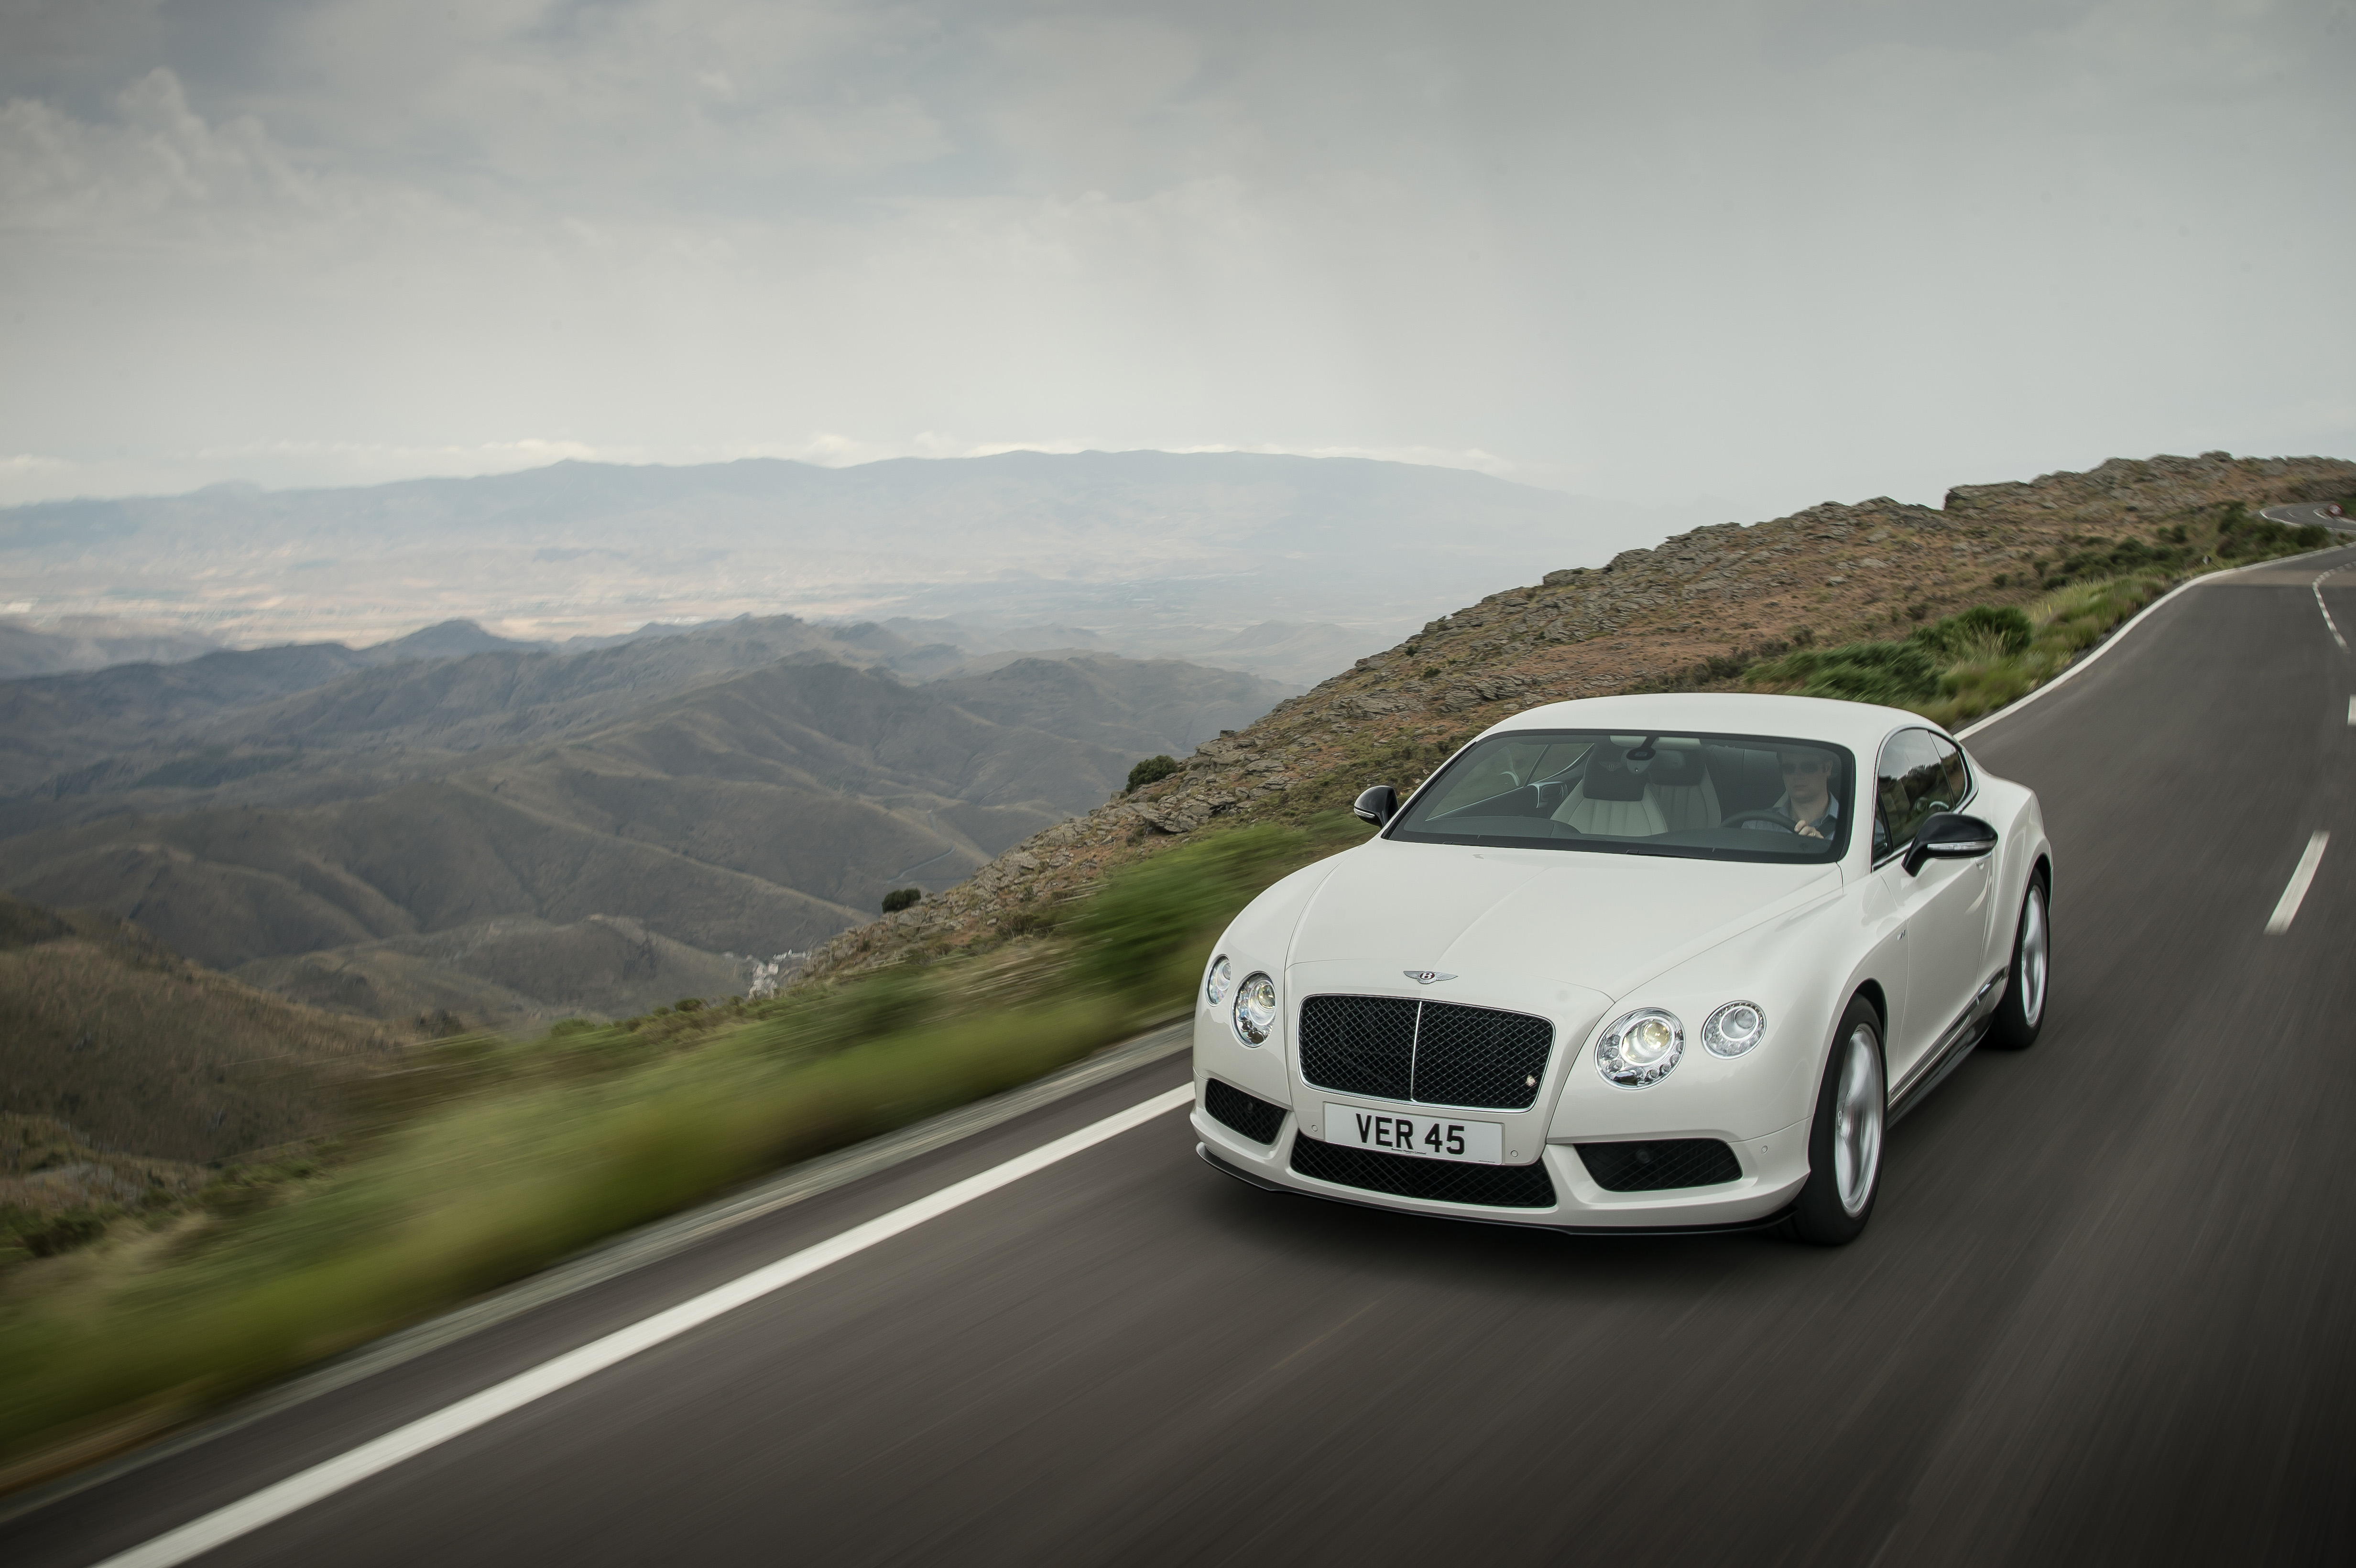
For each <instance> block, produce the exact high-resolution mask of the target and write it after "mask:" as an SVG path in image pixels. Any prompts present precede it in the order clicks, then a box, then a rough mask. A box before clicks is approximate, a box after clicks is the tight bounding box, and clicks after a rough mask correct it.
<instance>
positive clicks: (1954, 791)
mask: <svg viewBox="0 0 2356 1568" xmlns="http://www.w3.org/2000/svg"><path fill="white" fill-rule="evenodd" d="M1873 772H1874V781H1873V801H1874V811H1873V855H1874V859H1880V858H1881V857H1882V856H1884V855H1886V854H1889V853H1890V851H1891V850H1894V849H1897V848H1901V846H1903V845H1905V844H1907V843H1908V842H1910V841H1911V840H1912V838H1913V837H1914V830H1915V829H1916V828H1918V827H1922V822H1923V819H1924V818H1925V817H1928V816H1933V815H1934V814H1936V813H1938V812H1942V811H1953V810H1954V808H1955V806H1956V805H1958V804H1959V803H1960V802H1961V801H1962V800H1963V797H1964V788H1965V785H1967V784H1969V783H1970V779H1969V777H1968V775H1967V774H1966V773H1965V768H1964V759H1963V754H1962V753H1961V752H1958V751H1957V750H1956V749H1955V747H1954V744H1953V743H1952V742H1950V741H1946V740H1945V739H1944V738H1943V737H1941V736H1937V735H1933V734H1932V733H1931V732H1930V731H1928V730H1901V731H1898V733H1897V734H1895V735H1892V736H1891V737H1890V739H1889V740H1888V741H1884V742H1883V743H1882V747H1881V760H1880V761H1879V762H1878V763H1875V764H1874V770H1873Z"/></svg>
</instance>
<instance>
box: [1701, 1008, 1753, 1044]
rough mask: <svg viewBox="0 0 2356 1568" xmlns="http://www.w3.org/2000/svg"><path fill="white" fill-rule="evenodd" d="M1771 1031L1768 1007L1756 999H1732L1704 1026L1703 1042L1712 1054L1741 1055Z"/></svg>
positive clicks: (1705, 1021) (1709, 1018)
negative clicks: (1751, 1000) (1738, 1000)
mask: <svg viewBox="0 0 2356 1568" xmlns="http://www.w3.org/2000/svg"><path fill="white" fill-rule="evenodd" d="M1766 1032H1767V1009H1766V1008H1762V1007H1761V1006H1760V1005H1759V1004H1758V1003H1756V1002H1729V1003H1727V1004H1726V1006H1724V1007H1722V1008H1719V1009H1718V1011H1716V1012H1714V1013H1712V1014H1710V1015H1709V1017H1708V1019H1706V1020H1704V1022H1703V1024H1702V1026H1701V1042H1702V1044H1704V1045H1705V1046H1708V1048H1709V1053H1710V1054H1711V1055H1712V1056H1740V1055H1741V1054H1742V1053H1743V1052H1744V1051H1749V1050H1750V1049H1751V1047H1752V1046H1754V1045H1757V1044H1758V1043H1759V1040H1760V1037H1761V1036H1762V1035H1764V1034H1765V1033H1766Z"/></svg>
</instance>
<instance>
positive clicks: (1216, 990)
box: [1203, 956, 1236, 1007]
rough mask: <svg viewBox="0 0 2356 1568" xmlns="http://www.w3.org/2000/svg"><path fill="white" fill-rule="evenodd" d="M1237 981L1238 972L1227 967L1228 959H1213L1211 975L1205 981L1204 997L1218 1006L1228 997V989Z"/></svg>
mask: <svg viewBox="0 0 2356 1568" xmlns="http://www.w3.org/2000/svg"><path fill="white" fill-rule="evenodd" d="M1235 983H1236V972H1235V971H1234V970H1232V969H1230V968H1228V967H1227V961H1226V958H1225V957H1224V956H1222V957H1218V958H1214V959H1212V960H1211V973H1210V976H1209V977H1208V978H1207V979H1205V981H1204V982H1203V999H1204V1000H1205V1001H1206V1002H1208V1003H1210V1004H1211V1005H1212V1006H1213V1007H1217V1006H1218V1005H1219V1004H1220V1003H1221V1002H1224V1001H1226V999H1227V989H1228V987H1231V986H1233V985H1234V984H1235Z"/></svg>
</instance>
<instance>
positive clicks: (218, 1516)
mask: <svg viewBox="0 0 2356 1568" xmlns="http://www.w3.org/2000/svg"><path fill="white" fill-rule="evenodd" d="M1193 1103H1194V1085H1193V1084H1192V1083H1187V1084H1184V1085H1183V1086H1182V1087H1179V1088H1176V1089H1173V1090H1171V1091H1169V1092H1168V1093H1162V1094H1156V1095H1155V1096H1153V1098H1151V1100H1144V1101H1141V1102H1140V1103H1138V1104H1134V1105H1131V1106H1130V1108H1129V1109H1128V1110H1126V1111H1119V1112H1116V1113H1114V1114H1113V1115H1109V1116H1107V1117H1106V1118H1104V1120H1102V1121H1100V1122H1095V1123H1092V1124H1090V1125H1087V1126H1085V1127H1082V1128H1081V1129H1080V1130H1079V1131H1078V1132H1076V1133H1071V1134H1068V1135H1066V1136H1063V1137H1060V1138H1057V1139H1055V1141H1054V1142H1053V1143H1048V1144H1042V1145H1041V1146H1040V1147H1037V1148H1034V1149H1033V1150H1032V1151H1031V1152H1030V1153H1028V1154H1023V1155H1017V1156H1015V1157H1013V1158H1012V1159H1010V1160H1008V1161H1006V1162H1005V1163H1004V1164H1002V1165H996V1166H992V1167H991V1168H990V1169H988V1170H985V1171H983V1172H981V1174H980V1175H979V1176H969V1177H967V1178H966V1179H964V1180H963V1181H958V1182H953V1183H951V1184H950V1185H949V1186H948V1187H944V1188H942V1189H940V1190H939V1191H938V1192H935V1193H931V1194H929V1195H928V1196H926V1197H923V1198H919V1199H917V1200H916V1201H915V1202H913V1203H908V1204H904V1205H903V1206H901V1207H900V1208H897V1209H894V1210H893V1211H891V1212H890V1213H888V1214H883V1215H879V1216H878V1217H876V1218H875V1219H873V1220H870V1221H867V1222H866V1223H865V1224H863V1225H854V1226H852V1227H851V1229H850V1230H848V1231H845V1232H842V1233H841V1235H839V1236H831V1237H829V1238H828V1239H827V1240H825V1241H823V1242H819V1243H816V1244H815V1245H813V1246H808V1247H804V1248H803V1249H802V1250H801V1251H800V1252H798V1253H793V1254H792V1255H791V1256H789V1257H783V1258H779V1259H778V1260H777V1261H776V1262H775V1263H773V1264H764V1265H763V1266H761V1267H760V1268H756V1269H755V1270H754V1271H753V1272H752V1273H750V1274H747V1275H741V1276H739V1277H738V1278H736V1279H733V1280H730V1281H729V1282H728V1283H727V1284H726V1285H720V1286H718V1287H716V1288H714V1289H712V1290H707V1291H705V1292H704V1293H703V1294H702V1295H701V1296H696V1297H694V1298H693V1299H691V1300H689V1301H683V1302H681V1303H680V1304H679V1305H678V1306H677V1307H671V1308H670V1309H669V1310H668V1311H664V1312H658V1313H656V1314H655V1315H654V1316H653V1317H648V1318H644V1319H641V1320H640V1321H638V1322H637V1323H633V1324H631V1325H630V1326H629V1327H628V1328H620V1329H616V1331H615V1332H613V1333H611V1334H608V1335H606V1336H605V1338H604V1339H593V1340H592V1341H590V1342H589V1343H588V1344H586V1345H584V1346H582V1347H581V1348H580V1349H577V1350H572V1351H568V1352H567V1353H565V1354H564V1355H562V1356H559V1357H557V1358H556V1359H555V1360H550V1361H543V1362H541V1364H540V1365H539V1366H537V1367H534V1368H532V1369H531V1370H530V1371H527V1372H519V1373H518V1374H517V1375H516V1376H514V1377H511V1378H509V1379H508V1380H507V1381H505V1382H501V1383H494V1384H493V1385H492V1386H491V1387H489V1388H487V1389H485V1390H483V1391H482V1392H480V1393H477V1394H473V1395H470V1396H468V1397H467V1398H466V1399H462V1400H460V1401H459V1402H458V1403H455V1404H453V1405H449V1406H446V1407H444V1409H441V1410H438V1411H435V1412H434V1413H433V1414H431V1415H427V1416H421V1417H420V1418H419V1419H417V1420H415V1421H412V1422H411V1423H410V1424H408V1425H406V1426H402V1427H398V1428H395V1429H394V1430H393V1431H391V1432H388V1433H386V1434H385V1435H383V1436H381V1437H379V1438H377V1439H375V1440H374V1441H372V1442H369V1443H363V1444H361V1445H359V1447H357V1448H354V1449H352V1450H350V1451H349V1452H348V1453H345V1454H339V1455H337V1456H336V1457H334V1458H332V1459H329V1460H327V1461H326V1462H325V1463H324V1464H318V1465H314V1466H312V1467H310V1468H309V1469H307V1470H304V1471H301V1472H299V1473H298V1474H295V1475H293V1476H289V1477H286V1479H284V1480H283V1481H280V1482H279V1483H277V1484H276V1485H275V1486H271V1487H264V1488H262V1490H260V1491H258V1492H256V1493H254V1494H253V1495H252V1497H250V1498H246V1499H242V1500H241V1501H238V1502H234V1503H231V1504H230V1505H229V1506H228V1507H227V1508H222V1509H215V1510H214V1511H213V1512H211V1513H209V1514H207V1515H205V1516H204V1517H203V1518H202V1519H198V1520H191V1521H189V1522H188V1523H187V1524H184V1525H182V1526H180V1528H179V1529H177V1530H175V1531H167V1532H166V1533H165V1534H163V1535H159V1536H157V1537H156V1538H155V1540H153V1541H148V1542H146V1543H145V1545H142V1546H134V1547H133V1548H132V1549H131V1550H130V1551H128V1552H119V1553H117V1554H116V1555H114V1556H112V1557H110V1558H108V1559H106V1561H105V1562H103V1563H100V1564H98V1565H97V1568H172V1565H173V1564H175V1563H186V1562H187V1561H188V1559H190V1558H191V1557H195V1556H197V1555H198V1554H199V1553H202V1552H209V1551H211V1550H212V1549H213V1548H214V1547H216V1546H220V1545H222V1544H224V1543H226V1542H228V1541H234V1540H236V1539H237V1538H238V1537H240V1536H241V1535H249V1534H251V1533H252V1532H253V1531H257V1530H260V1529H261V1528H262V1526H263V1525H266V1524H270V1523H273V1522H274V1521H276V1520H282V1519H284V1518H285V1517H286V1516H287V1515H288V1514H291V1513H295V1512H297V1511H298V1510H300V1509H305V1508H308V1507H309V1506H310V1505H311V1504H313V1503H315V1502H317V1501H319V1500H320V1499H323V1498H327V1497H332V1496H334V1495H335V1494H336V1493H337V1492H340V1491H342V1490H344V1489H345V1488H347V1487H350V1486H353V1485H355V1484H356V1483H358V1482H360V1481H363V1480H366V1479H367V1478H368V1477H370V1476H373V1475H375V1474H377V1473H378V1472H379V1471H380V1470H388V1469H391V1467H393V1466H395V1465H398V1464H400V1463H401V1462H402V1460H403V1459H408V1458H412V1457H414V1456H417V1455H419V1454H422V1453H423V1452H425V1451H426V1450H427V1449H429V1448H432V1447H434V1446H436V1445H440V1444H444V1443H447V1442H449V1441H450V1440H451V1439H452V1438H454V1437H458V1436H462V1435H465V1434H466V1433H469V1432H472V1431H473V1430H475V1428H477V1427H478V1426H482V1425H484V1424H487V1423H489V1422H493V1421H497V1420H498V1418H499V1417H500V1416H502V1415H506V1414H508V1413H510V1412H513V1411H517V1410H520V1409H521V1408H523V1407H524V1406H525V1405H527V1404H530V1403H532V1402H533V1401H534V1400H537V1399H540V1398H541V1397H543V1396H545V1395H548V1394H552V1393H554V1392H556V1391H557V1390H559V1389H562V1388H565V1387H568V1386H570V1385H571V1384H573V1383H577V1382H579V1381H581V1380H582V1379H584V1378H586V1377H589V1376H591V1375H593V1374H594V1373H596V1372H601V1371H605V1369H606V1368H607V1367H610V1366H613V1365H614V1364H615V1363H616V1362H618V1361H624V1360H628V1359H629V1358H630V1357H632V1356H635V1355H637V1353H638V1352H639V1351H641V1350H645V1349H651V1348H652V1347H654V1346H656V1345H659V1344H661V1343H662V1342H663V1341H664V1340H666V1339H677V1338H678V1337H679V1336H680V1335H681V1334H684V1333H686V1332H687V1331H688V1330H689V1329H691V1328H699V1327H701V1325H703V1324H706V1323H709V1322H711V1321H712V1319H713V1318H715V1317H721V1316H722V1315H723V1314H725V1313H729V1312H733V1311H734V1310H735V1309H736V1308H737V1307H742V1306H744V1305H745V1304H746V1303H747V1302H751V1301H757V1300H758V1299H760V1298H761V1297H762V1296H766V1295H768V1294H770V1293H771V1292H772V1291H776V1290H780V1289H783V1288H784V1287H785V1286H787V1285H791V1284H793V1283H794V1282H795V1281H796V1280H799V1279H806V1278H808V1277H809V1275H814V1274H816V1273H818V1272H819V1270H820V1269H822V1268H825V1267H827V1266H828V1265H829V1264H838V1263H841V1261H842V1260H843V1259H845V1258H848V1257H851V1256H852V1255H854V1254H856V1253H863V1252H865V1251H866V1250H867V1249H868V1248H870V1247H872V1246H874V1245H875V1244H876V1243H879V1242H885V1241H889V1240H891V1239H892V1238H893V1237H894V1236H896V1235H898V1234H900V1233H901V1232H904V1231H912V1230H914V1229H916V1227H917V1226H919V1225H921V1224H923V1223H924V1222H925V1221H927V1220H937V1219H938V1218H940V1216H942V1215H944V1214H946V1213H948V1212H949V1211H951V1210H953V1209H958V1208H962V1207H963V1206H964V1205H966V1204H968V1203H970V1202H972V1201H973V1200H975V1199H977V1198H982V1197H986V1196H988V1195H989V1194H990V1193H992V1192H995V1191H997V1190H998V1189H1000V1188H1001V1187H1005V1186H1008V1185H1009V1184H1011V1183H1012V1182H1016V1181H1020V1180H1022V1179H1023V1178H1024V1177H1026V1176H1030V1175H1033V1174H1034V1173H1036V1172H1038V1171H1042V1170H1044V1169H1046V1168H1048V1167H1049V1166H1051V1165H1054V1164H1055V1163H1056V1162H1057V1161H1059V1160H1064V1159H1068V1158H1070V1157H1072V1156H1074V1155H1076V1154H1078V1153H1080V1152H1081V1151H1083V1150H1085V1149H1089V1148H1093V1147H1096V1146H1097V1145H1098V1144H1100V1143H1103V1142H1104V1141H1105V1140H1106V1139H1108V1138H1114V1137H1118V1136H1120V1135H1121V1134H1123V1133H1125V1132H1128V1131H1130V1129H1131V1128H1133V1127H1139V1126H1142V1125H1145V1124H1146V1123H1147V1122H1150V1121H1151V1120H1152V1119H1153V1118H1154V1117H1156V1116H1159V1115H1162V1114H1163V1113H1164V1112H1168V1111H1174V1110H1176V1109H1177V1108H1178V1107H1179V1106H1181V1105H1186V1104H1193Z"/></svg>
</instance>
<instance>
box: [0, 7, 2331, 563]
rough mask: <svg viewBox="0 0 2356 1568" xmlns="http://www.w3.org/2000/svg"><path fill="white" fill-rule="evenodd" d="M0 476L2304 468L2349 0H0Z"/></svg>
mask: <svg viewBox="0 0 2356 1568" xmlns="http://www.w3.org/2000/svg"><path fill="white" fill-rule="evenodd" d="M0 99H5V109H0V322H5V330H6V339H5V343H6V347H5V354H0V501H21V500H27V499H33V498H37V497H45V496H62V495H90V494H125V493H151V492H166V491H175V490H182V489H187V488H191V487H194V486H195V485H201V484H206V483H210V482H213V481H215V480H220V479H230V478H237V479H247V480H252V481H257V482H260V483H262V484H265V485H272V486H284V485H306V484H349V483H359V482H366V481H374V480H378V479H384V478H392V477H402V476H407V475H422V474H458V473H473V472H482V471H487V470H492V469H500V468H512V467H520V466H527V465H530V464H539V463H543V462H548V461H552V460H553V459H555V458H558V457H562V456H584V457H589V456H594V457H603V458H611V459H615V460H619V461H632V462H641V461H652V462H669V463H683V462H698V461H705V460H711V459H717V458H724V457H734V456H742V455H748V454H756V453H759V454H771V455H779V456H793V457H804V458H809V459H813V460H817V461H821V462H830V463H841V462H851V461H861V460H864V459H868V458H873V457H877V456H884V455H892V454H900V453H916V454H928V455H941V454H953V453H969V452H986V451H995V450H1000V449H1002V448H1006V447H1013V446H1035V447H1043V448H1047V449H1051V450H1056V449H1077V448H1081V447H1089V446H1094V447H1103V448H1127V447H1143V446H1151V447H1162V448H1166V449H1192V448H1216V447H1243V448H1255V449H1268V450H1280V451H1288V452H1304V453H1325V452H1346V453H1365V454H1373V455H1384V456H1397V457H1402V458H1407V459H1411V460H1417V461H1425V462H1434V463H1445V464H1458V465H1464V466H1472V467H1479V468H1483V469H1485V470H1487V471H1489V472H1491V473H1494V474H1499V475H1505V476H1506V477H1509V478H1515V479H1520V480H1524V481H1526V482H1529V483H1533V484H1539V485H1548V486H1552V487H1556V488H1560V489H1567V490H1573V491H1579V492H1582V493H1586V494H1591V495H1599V496H1613V497H1622V498H1633V497H1654V498H1658V499H1662V500H1684V499H1690V498H1693V497H1696V496H1712V497H1719V498H1723V500H1724V501H1725V502H1726V504H1727V507H1728V512H1727V515H1728V516H1730V517H1741V518H1743V519H1745V520H1748V519H1749V518H1751V517H1763V516H1769V515H1772V514H1774V513H1777V512H1781V511H1784V510H1789V509H1791V508H1793V507H1798V506H1802V505H1806V504H1808V503H1810V502H1813V501H1816V500H1821V499H1827V498H1836V499H1844V500H1848V499H1858V498H1861V497H1863V496H1870V495H1875V494H1879V493H1890V494H1894V495H1897V496H1901V497H1903V498H1908V499H1919V500H1926V501H1934V502H1935V500H1936V499H1937V498H1938V496H1939V494H1940V492H1941V491H1942V490H1943V489H1944V486H1946V485H1949V484H1954V483H1962V482H1977V481H1986V480H1994V479H2000V478H2026V477H2029V476H2030V475H2034V474H2036V473H2039V472H2041V471H2044V470H2047V469H2051V468H2056V467H2083V466H2086V465H2089V464H2094V463H2095V462H2099V461H2100V460H2102V459H2103V458H2104V457H2107V456H2111V455H2115V454H2125V455H2131V456H2141V455H2147V454H2148V453H2153V452H2160V451H2178V452H2197V451H2201V450H2203V449H2207V448H2212V447H2225V448H2228V449H2230V450H2233V451H2235V452H2255V453H2313V452H2319V453H2335V454H2340V455H2356V385H2352V384H2351V376H2356V330H2351V328H2356V310H2351V288H2350V280H2351V277H2356V245H2352V244H2351V241H2356V12H2351V5H2350V4H2349V0H2319V3H2315V4H2266V3H2263V0H2249V3H2244V4H2213V5H2193V4H2183V5H2175V4H2169V3H2167V0H2136V3H2131V4H2120V5H2075V4H2068V3H2066V0H2055V3H2049V4H2016V3H2008V0H1977V3H1974V4H1956V3H1954V0H1942V3H1940V4H1935V5H1897V4H1814V3H1804V0H1789V3H1783V4H1755V5H1754V4H1740V3H1730V4H1724V3H1722V4H1707V3H1704V4H1656V5H1631V4H1621V3H1615V4H1610V5H1602V4H1578V3H1569V4H1547V5H1481V4H1474V3H1469V0H1451V3H1449V4H1445V5H1440V4H1427V5H1385V4H1381V3H1379V0H1344V3H1339V4H1333V5H1299V4H1291V5H1288V4H1282V3H1275V4H1271V3H1269V0H1243V3H1237V4H1226V3H1223V0H1188V3H1186V4H1183V5H1181V4H1168V5H1016V4H996V3H991V0H967V3H965V4H960V5H939V4H915V5H903V4H885V3H874V4H863V5H828V4H810V3H804V0H760V3H755V0H602V3H592V4H566V3H551V0H464V3H457V0H451V3H448V4H436V3H432V0H343V3H337V4H308V3H304V0H0Z"/></svg>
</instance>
